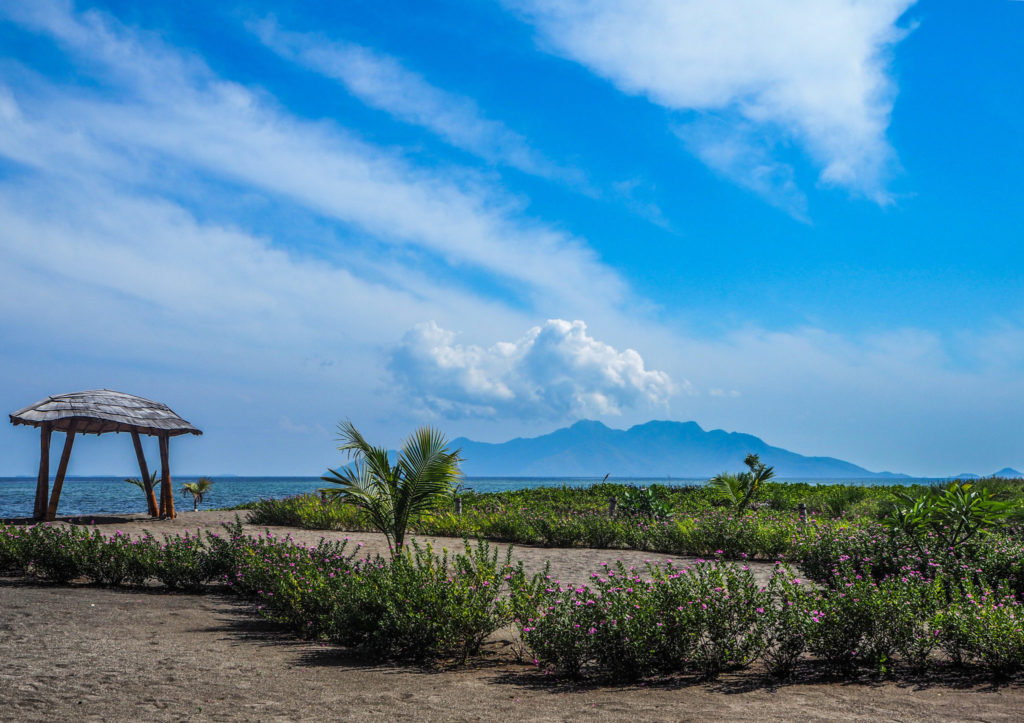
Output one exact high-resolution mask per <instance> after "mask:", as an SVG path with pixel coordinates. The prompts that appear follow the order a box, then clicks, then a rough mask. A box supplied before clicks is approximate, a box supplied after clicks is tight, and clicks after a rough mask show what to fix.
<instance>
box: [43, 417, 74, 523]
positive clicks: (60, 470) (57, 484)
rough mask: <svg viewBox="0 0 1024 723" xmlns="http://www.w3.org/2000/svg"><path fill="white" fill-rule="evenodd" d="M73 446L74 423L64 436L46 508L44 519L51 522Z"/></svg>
mask: <svg viewBox="0 0 1024 723" xmlns="http://www.w3.org/2000/svg"><path fill="white" fill-rule="evenodd" d="M74 444H75V422H74V421H72V422H71V426H69V427H68V431H67V433H66V434H65V436H64V451H63V452H61V454H60V465H59V466H58V467H57V477H56V479H54V480H53V492H52V493H50V504H49V506H48V507H47V508H46V519H47V520H52V519H54V518H55V517H56V516H57V504H58V503H59V502H60V491H61V488H62V487H64V475H65V474H67V471H68V460H69V459H71V447H72V446H73V445H74Z"/></svg>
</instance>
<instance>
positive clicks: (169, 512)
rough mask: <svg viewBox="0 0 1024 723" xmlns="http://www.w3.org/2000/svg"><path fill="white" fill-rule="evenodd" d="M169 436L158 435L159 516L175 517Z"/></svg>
mask: <svg viewBox="0 0 1024 723" xmlns="http://www.w3.org/2000/svg"><path fill="white" fill-rule="evenodd" d="M170 439H171V438H170V436H169V435H168V434H166V433H165V434H161V435H160V477H161V481H160V516H161V517H170V518H171V519H172V520H173V519H174V518H175V517H177V515H176V514H175V513H174V490H172V489H171V463H170V460H169V457H170Z"/></svg>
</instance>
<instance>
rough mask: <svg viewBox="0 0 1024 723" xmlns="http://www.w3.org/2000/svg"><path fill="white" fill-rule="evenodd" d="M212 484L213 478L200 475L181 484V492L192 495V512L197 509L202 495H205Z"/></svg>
mask: <svg viewBox="0 0 1024 723" xmlns="http://www.w3.org/2000/svg"><path fill="white" fill-rule="evenodd" d="M212 486H213V480H212V479H210V478H209V477H200V478H199V479H198V480H196V481H195V482H186V483H185V484H183V485H182V486H181V494H183V495H184V494H190V495H192V511H193V512H195V511H196V510H198V509H199V503H200V502H202V501H203V495H205V494H206V493H207V492H208V491H209V490H210V487H212Z"/></svg>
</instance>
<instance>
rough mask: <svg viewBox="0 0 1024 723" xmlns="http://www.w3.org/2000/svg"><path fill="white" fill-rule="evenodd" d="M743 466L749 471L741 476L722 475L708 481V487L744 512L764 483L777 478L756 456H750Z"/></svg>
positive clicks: (773, 471)
mask: <svg viewBox="0 0 1024 723" xmlns="http://www.w3.org/2000/svg"><path fill="white" fill-rule="evenodd" d="M743 464H745V465H747V467H748V468H749V471H747V472H740V473H739V474H729V473H728V472H722V473H721V474H719V475H717V476H715V477H713V478H712V479H710V480H708V486H709V487H711V488H712V489H716V490H718V491H719V492H721V493H722V496H723V497H725V499H726V501H727V502H728V503H729V505H730V506H732V507H736V508H737V509H740V510H742V509H743V508H745V507H746V506H747V505H749V504H750V503H751V502H753V501H754V498H755V497H756V496H757V492H758V490H759V489H760V487H761V484H762V483H763V482H767V481H768V480H770V479H771V478H772V477H774V476H775V470H774V468H773V467H768V466H767V465H765V464H764V462H762V461H761V458H760V457H758V456H757V455H756V454H748V455H747V457H746V459H744V460H743Z"/></svg>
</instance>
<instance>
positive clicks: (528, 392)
mask: <svg viewBox="0 0 1024 723" xmlns="http://www.w3.org/2000/svg"><path fill="white" fill-rule="evenodd" d="M455 338H456V335H455V333H454V332H451V331H447V330H445V329H442V328H441V327H439V326H438V325H437V324H436V323H434V322H427V323H424V324H419V325H417V326H416V327H415V328H414V329H412V330H411V331H409V332H408V333H407V334H406V335H405V337H404V338H403V340H402V343H401V344H400V345H399V346H398V347H397V348H396V349H395V350H394V351H393V352H392V355H391V363H390V369H391V372H392V374H393V375H394V377H395V379H396V380H397V381H398V382H399V383H400V384H401V385H402V386H403V387H404V388H405V390H406V392H407V394H409V395H411V396H413V397H415V398H417V399H418V400H419V401H420V402H421V403H422V404H423V406H424V407H426V408H427V409H428V410H430V411H433V412H436V413H440V414H443V415H444V416H446V417H449V418H451V417H459V416H483V417H493V416H497V415H512V416H514V417H517V418H520V419H523V418H527V419H529V418H537V417H539V418H544V419H554V420H562V419H567V418H579V417H588V416H591V417H601V416H606V415H610V414H612V415H617V414H621V413H622V411H623V410H624V409H636V408H645V409H651V408H652V407H658V406H659V405H664V404H665V403H666V402H667V401H668V398H669V397H670V396H671V395H672V394H673V392H674V391H675V385H674V384H673V383H672V381H671V379H670V378H669V376H668V374H666V373H665V372H661V371H655V370H648V369H645V368H644V361H643V359H642V358H641V357H640V354H638V353H637V352H636V351H634V350H633V349H626V350H624V351H621V352H620V351H618V350H616V349H615V348H613V347H612V346H609V345H608V344H605V343H603V342H600V341H598V340H597V339H594V338H593V337H591V336H589V335H588V334H587V327H586V324H584V323H583V322H582V321H573V322H569V321H565V320H562V319H550V320H548V321H547V322H546V323H545V324H544V325H543V326H536V327H533V328H532V329H530V330H529V331H527V332H526V334H525V335H524V336H522V337H521V338H520V339H519V340H517V341H514V342H498V343H497V344H494V345H493V346H491V347H488V348H484V347H481V346H477V345H473V344H469V345H462V344H457V343H456V342H455Z"/></svg>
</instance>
